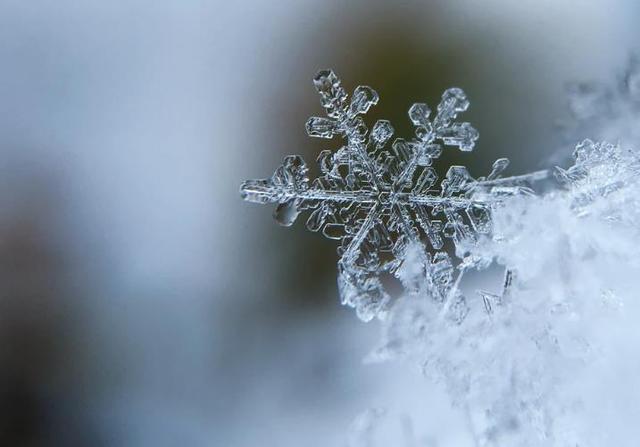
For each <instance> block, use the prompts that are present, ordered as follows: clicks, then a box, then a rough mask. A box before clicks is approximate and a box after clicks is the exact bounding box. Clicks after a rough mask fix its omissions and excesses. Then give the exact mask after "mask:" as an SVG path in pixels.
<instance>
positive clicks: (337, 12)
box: [0, 0, 640, 447]
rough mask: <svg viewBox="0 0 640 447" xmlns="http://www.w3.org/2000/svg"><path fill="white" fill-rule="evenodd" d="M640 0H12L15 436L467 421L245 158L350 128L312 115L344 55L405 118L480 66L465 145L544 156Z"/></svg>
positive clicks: (106, 438)
mask: <svg viewBox="0 0 640 447" xmlns="http://www.w3.org/2000/svg"><path fill="white" fill-rule="evenodd" d="M639 14H640V6H639V4H638V2H636V1H634V0H621V1H611V0H600V1H590V2H586V1H584V2H583V1H571V0H535V1H534V0H522V1H518V2H514V1H510V0H485V1H483V2H477V1H473V0H459V1H458V0H449V1H422V2H418V1H402V2H382V1H376V0H373V1H372V0H367V1H364V0H359V1H351V2H343V1H336V0H298V1H280V2H268V1H257V0H254V1H235V2H222V1H198V0H179V1H178V0H176V1H169V0H162V1H158V0H156V1H151V0H129V1H111V2H99V1H94V0H86V1H84V2H77V1H73V0H57V1H55V2H53V1H44V0H43V1H32V2H25V1H23V0H2V2H0V64H1V65H0V444H1V445H7V446H9V445H10V446H58V445H74V446H75V445H89V446H178V445H179V446H183V447H184V446H242V447H244V446H257V445H260V446H278V447H282V446H284V447H286V446H299V445H305V446H329V445H338V446H341V445H349V444H351V445H377V444H367V440H366V439H364V440H363V439H353V436H351V434H350V433H352V432H351V431H350V429H349V427H350V425H351V424H352V421H353V420H354V418H355V417H356V416H357V415H358V414H360V413H361V412H362V411H364V410H367V409H371V408H386V416H384V417H383V416H381V414H380V412H379V411H377V410H376V411H370V412H369V413H365V414H364V415H362V417H361V418H360V419H359V422H357V424H360V425H362V424H364V425H365V426H366V425H367V423H368V422H367V421H369V422H371V421H373V420H374V419H376V418H384V419H385V421H386V422H385V424H387V425H388V430H389V432H393V433H398V434H399V435H398V436H401V437H400V438H398V437H395V438H394V439H396V441H397V439H402V440H403V441H402V443H403V445H406V446H411V447H413V446H418V445H420V446H422V445H428V446H449V445H451V446H464V445H467V444H466V443H468V442H469V440H468V439H466V438H465V435H464V430H462V429H461V427H462V426H463V424H464V421H463V418H462V417H461V416H460V415H459V414H458V413H457V412H456V410H454V409H451V408H450V406H449V404H448V402H447V400H446V397H445V396H444V395H443V394H442V392H441V391H439V390H438V389H437V388H435V387H432V386H430V385H429V384H428V383H427V382H426V381H424V380H423V379H422V378H421V377H420V374H419V372H418V371H414V370H413V368H412V367H411V366H409V365H398V364H386V365H385V364H383V365H366V364H364V363H363V361H362V359H363V358H364V357H365V356H366V354H367V353H368V352H369V350H370V349H372V348H374V347H375V345H376V341H377V337H378V327H377V325H376V323H370V324H363V323H361V322H359V321H358V320H357V319H356V317H355V314H354V312H353V311H352V310H351V309H347V308H342V307H341V306H340V305H339V302H338V296H337V287H336V283H335V277H336V259H337V255H336V254H335V245H334V244H333V243H332V242H331V241H328V240H323V239H322V237H321V236H320V235H317V234H313V233H308V232H306V231H305V230H304V228H303V227H304V225H303V224H302V223H301V222H298V223H297V224H296V225H294V226H293V227H292V228H281V227H278V226H277V225H276V224H275V223H274V222H273V221H272V219H271V210H270V209H267V207H260V206H257V205H252V204H247V203H243V202H242V201H241V200H240V197H239V194H238V187H239V184H240V183H241V182H242V181H243V180H245V179H248V178H264V177H267V176H270V175H271V173H272V172H273V170H274V169H275V168H276V167H277V166H278V165H279V163H280V162H281V160H282V157H283V156H284V155H287V154H291V153H298V154H302V155H303V156H304V158H305V159H306V160H307V162H308V163H310V162H312V161H313V160H314V158H315V154H317V153H318V152H319V151H320V150H322V149H327V148H335V147H336V143H335V142H332V141H327V140H322V141H318V140H311V139H308V138H307V137H306V135H305V131H304V122H305V121H306V118H307V117H308V116H311V115H317V114H320V113H321V108H320V105H319V102H318V98H317V95H316V93H315V91H314V89H313V86H312V83H311V79H312V77H313V76H314V74H315V73H316V71H318V70H319V69H322V68H328V67H331V68H333V69H334V70H335V71H336V72H337V73H338V74H339V75H340V76H341V77H342V78H343V81H344V85H345V86H346V87H347V89H348V90H349V91H350V90H351V89H353V88H354V87H355V86H356V85H358V84H366V85H371V86H373V87H374V88H375V89H376V90H377V91H378V92H379V93H380V96H381V101H380V103H379V105H378V106H377V107H376V108H375V109H374V110H373V111H372V112H371V113H370V116H369V119H370V120H371V122H373V120H375V119H378V118H381V117H384V118H387V119H390V120H391V121H392V122H393V123H394V127H395V128H396V130H397V135H405V136H407V135H409V132H410V131H411V129H410V127H409V122H408V119H407V118H406V110H407V109H408V107H409V106H410V105H411V104H412V103H413V102H415V101H426V102H428V103H429V104H430V105H432V106H435V105H436V104H437V102H438V99H439V96H440V94H441V92H442V90H444V89H445V88H447V87H450V86H458V87H462V88H464V90H465V91H466V92H467V94H468V96H469V97H470V99H471V103H472V106H471V109H470V111H469V112H468V113H467V114H466V115H465V119H466V120H469V121H470V122H471V123H473V125H474V126H475V127H476V128H478V129H479V131H480V134H481V137H480V143H479V145H478V146H477V147H476V150H475V151H474V152H473V153H471V154H469V153H465V154H455V153H452V154H451V153H450V154H448V155H447V157H448V158H446V160H445V162H447V163H449V162H453V161H455V162H460V163H464V164H466V165H467V166H469V168H470V170H471V173H472V174H476V175H482V174H485V173H487V172H489V170H490V166H491V163H492V161H493V160H494V159H495V158H498V157H503V156H506V157H509V158H510V159H511V161H512V165H511V168H510V172H511V173H514V174H516V173H521V172H525V171H527V170H531V169H539V168H541V167H545V166H547V165H548V162H547V160H549V159H550V157H551V156H552V155H553V154H555V153H556V151H557V148H558V147H559V146H558V145H559V144H560V143H559V141H560V138H558V137H557V135H556V134H557V132H556V123H557V121H558V120H560V119H562V118H563V117H564V116H565V115H566V113H567V112H566V100H565V96H564V86H565V83H566V81H570V80H582V79H596V80H608V79H613V77H614V76H615V74H616V73H617V71H619V70H620V69H621V68H623V67H624V66H625V63H626V61H627V58H628V56H629V54H630V51H632V50H634V49H635V48H634V47H633V43H634V42H637V41H638V37H639V36H638V33H639V32H638V30H637V24H636V23H635V22H636V21H637V17H639ZM452 152H453V151H452ZM372 415H373V416H372ZM363 421H364V422H363ZM410 421H414V422H413V423H412V422H410ZM416 421H418V423H416ZM381 424H382V422H381ZM365 438H366V436H365ZM387 445H391V444H387ZM393 445H394V446H395V445H399V444H398V443H397V442H396V443H394V444H393Z"/></svg>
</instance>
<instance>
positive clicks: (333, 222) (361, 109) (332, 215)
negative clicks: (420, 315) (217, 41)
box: [241, 70, 547, 322]
mask: <svg viewBox="0 0 640 447" xmlns="http://www.w3.org/2000/svg"><path fill="white" fill-rule="evenodd" d="M313 82H314V85H315V87H316V90H317V91H318V93H319V94H320V102H321V104H322V107H323V108H324V109H325V112H326V116H323V117H312V118H309V120H308V121H307V123H306V129H307V133H308V134H309V136H312V137H318V138H327V139H330V138H333V137H339V138H340V139H341V140H342V146H341V147H339V148H338V149H337V150H335V151H330V150H324V151H322V152H321V153H320V154H319V157H318V160H317V162H318V165H319V168H320V172H321V175H320V176H319V177H318V178H316V179H314V180H313V181H311V180H310V179H309V176H308V168H307V165H306V164H305V162H304V160H303V159H302V157H300V156H298V155H290V156H287V157H285V159H284V162H283V164H282V165H281V166H280V167H278V168H277V169H276V171H275V172H274V174H273V175H272V176H271V177H270V178H267V179H263V180H249V181H246V182H244V183H243V184H242V186H241V195H242V197H243V198H244V199H245V200H248V201H251V202H256V203H275V204H277V206H276V210H275V213H274V217H275V219H276V220H277V221H278V223H280V224H281V225H285V226H288V225H292V224H293V222H294V221H295V220H296V218H297V216H298V215H299V214H300V213H302V212H305V211H306V212H308V213H309V216H308V217H307V221H306V226H307V228H308V229H309V230H311V231H315V232H321V233H322V234H323V235H324V236H326V237H327V238H329V239H334V240H337V241H339V243H340V246H339V248H338V254H339V256H340V259H339V261H338V287H339V291H340V296H341V301H342V303H343V304H346V305H349V306H352V307H354V308H355V309H356V311H357V314H358V316H359V317H360V318H361V319H363V320H365V321H368V320H371V319H372V318H374V317H376V316H379V317H383V316H384V315H385V314H386V312H387V311H388V308H389V306H390V303H391V298H390V296H389V293H388V292H387V291H386V290H385V287H384V285H383V281H382V279H381V277H382V276H383V275H384V274H391V275H394V276H395V277H396V278H398V279H399V280H400V281H401V282H402V284H403V286H404V288H405V289H406V290H407V291H409V292H411V293H421V294H423V295H427V296H429V297H430V298H431V299H432V300H433V301H434V302H436V303H438V305H439V308H440V312H442V313H443V315H446V316H447V317H448V318H450V319H453V320H454V321H457V322H460V321H462V320H463V319H464V317H465V315H466V312H467V310H466V309H467V304H466V299H465V297H464V296H463V294H462V293H461V291H460V289H459V287H458V286H459V283H460V279H461V277H462V274H463V273H464V272H465V271H466V270H468V269H470V268H482V267H486V265H488V262H489V260H488V259H487V258H486V257H483V256H470V255H469V253H470V251H471V249H472V248H473V247H474V246H475V245H476V244H477V242H478V240H479V238H480V237H482V235H487V234H490V233H491V231H492V217H491V216H492V210H493V208H494V207H495V206H497V205H499V204H500V203H501V202H502V201H503V200H504V199H505V198H507V197H510V196H514V195H522V194H529V193H531V190H530V189H529V188H528V187H527V185H528V184H529V183H531V182H534V181H537V180H541V179H544V178H545V177H546V176H547V172H546V171H539V172H535V173H532V174H528V175H523V176H516V177H506V178H503V177H501V174H502V172H503V171H504V170H505V169H506V168H507V166H508V164H509V161H508V160H507V159H506V158H501V159H499V160H497V161H496V162H495V163H494V164H493V169H492V170H491V172H490V173H489V174H488V175H487V176H484V177H479V178H473V177H472V176H471V175H470V174H469V172H468V170H467V168H465V167H464V166H451V167H450V168H449V170H448V171H447V172H446V174H445V176H444V178H442V180H440V182H438V179H439V176H438V173H437V172H436V170H435V169H434V167H433V162H434V160H436V159H437V158H438V157H440V155H441V154H442V152H443V150H450V149H447V147H452V148H456V149H458V150H461V151H472V150H473V148H474V146H475V143H476V140H477V139H478V136H479V135H478V131H477V130H476V129H474V128H473V127H472V126H471V124H469V123H467V122H460V121H458V115H459V114H461V113H462V112H465V111H466V110H467V109H468V107H469V101H468V100H467V97H466V95H465V93H464V92H463V91H462V90H461V89H459V88H450V89H448V90H446V91H445V92H444V93H443V95H442V99H441V101H440V104H439V105H438V107H437V109H436V111H435V113H434V112H432V110H431V109H430V108H429V106H428V105H427V104H424V103H416V104H413V105H412V106H411V108H410V109H409V119H410V120H411V122H412V123H413V125H414V126H415V135H414V136H413V137H410V138H408V139H402V138H395V139H392V137H393V134H394V129H393V126H392V125H391V123H390V122H389V121H387V120H378V121H377V122H376V123H375V124H374V125H373V127H372V128H371V129H369V127H368V126H367V124H366V123H365V121H364V119H363V115H364V114H365V113H367V111H368V110H369V109H370V108H371V107H372V106H374V105H376V104H377V103H378V99H379V98H378V94H377V93H376V91H375V90H373V89H372V88H371V87H367V86H359V87H357V88H356V89H355V90H354V92H353V94H352V95H351V99H350V100H349V97H348V95H347V92H346V91H345V89H344V88H343V87H342V85H341V82H340V79H339V78H338V77H337V76H336V75H335V73H334V72H333V71H331V70H323V71H320V72H319V73H318V74H317V76H316V77H315V79H314V81H313ZM450 252H453V253H454V254H455V258H457V259H452V256H451V255H450V254H449V253H450ZM486 299H489V298H486Z"/></svg>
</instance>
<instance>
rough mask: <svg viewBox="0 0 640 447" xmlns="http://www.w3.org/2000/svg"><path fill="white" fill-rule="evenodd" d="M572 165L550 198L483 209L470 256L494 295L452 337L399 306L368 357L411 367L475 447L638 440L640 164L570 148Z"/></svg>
mask: <svg viewBox="0 0 640 447" xmlns="http://www.w3.org/2000/svg"><path fill="white" fill-rule="evenodd" d="M573 156H574V162H573V164H572V165H571V166H570V167H568V168H557V169H556V178H557V180H558V182H557V184H556V187H554V188H550V190H549V191H548V192H546V193H544V194H538V195H531V194H521V195H518V196H511V197H508V198H507V199H505V200H504V201H503V202H502V203H501V206H496V207H493V209H492V213H491V235H490V236H489V237H484V238H482V239H480V240H479V241H478V243H476V244H474V245H472V246H471V247H470V253H469V255H468V256H470V257H474V256H475V257H480V258H483V259H487V258H490V259H493V260H495V262H497V263H498V264H499V265H501V266H503V267H504V268H505V272H506V273H505V276H504V281H503V285H502V288H497V290H493V291H481V292H480V293H479V298H480V299H481V303H482V304H483V306H469V307H468V308H467V309H466V310H465V309H463V310H462V312H466V317H465V319H464V321H463V322H462V324H452V316H450V315H445V314H443V309H442V307H441V306H438V305H437V304H436V303H435V302H434V301H433V300H429V299H425V297H424V296H422V295H421V294H415V295H411V294H406V295H405V296H404V297H403V299H400V300H397V301H396V302H395V304H394V306H393V308H392V309H391V311H390V314H389V317H388V318H387V319H386V320H385V322H384V323H383V324H384V334H385V335H384V337H383V342H382V344H381V346H380V347H379V349H377V350H375V351H374V352H373V353H372V354H371V356H370V359H371V360H385V359H389V358H394V357H399V356H400V357H410V358H411V359H413V360H414V361H416V362H417V363H418V364H419V365H421V366H422V369H423V371H424V373H425V374H426V376H427V377H429V378H430V379H432V380H434V381H436V382H439V383H441V384H443V385H444V386H445V387H446V389H447V391H448V394H449V396H450V398H451V400H452V402H453V403H454V404H455V405H456V406H458V407H459V408H460V409H462V410H463V411H464V413H465V414H466V416H467V417H466V419H467V421H468V430H469V432H470V434H471V436H472V438H473V439H474V441H475V445H477V446H483V447H489V446H491V447H498V446H512V447H525V446H531V447H539V446H545V447H548V446H551V447H556V446H557V447H565V446H567V447H568V446H571V447H574V446H580V447H601V446H606V445H617V446H629V447H631V446H635V445H636V444H637V440H638V438H639V436H640V429H639V428H638V427H637V417H638V406H637V402H638V401H639V400H640V383H639V382H640V381H639V379H638V377H640V376H639V375H638V371H640V360H638V357H637V350H638V346H640V331H638V329H637V319H638V318H639V317H640V303H638V300H637V291H638V290H640V249H639V248H638V247H639V246H640V226H639V225H638V222H640V154H639V153H638V152H637V151H634V150H630V149H625V148H623V147H621V146H619V145H617V144H610V143H606V142H593V141H591V140H584V141H583V142H581V143H579V144H578V145H577V146H576V147H575V150H574V153H573ZM448 280H449V279H448V278H447V281H448ZM452 303H457V302H456V301H455V300H452ZM454 308H455V306H454ZM460 312H461V311H460V310H459V306H458V309H457V310H456V311H454V312H450V313H452V314H453V318H454V321H455V316H456V315H460ZM447 317H448V318H447Z"/></svg>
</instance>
